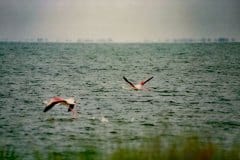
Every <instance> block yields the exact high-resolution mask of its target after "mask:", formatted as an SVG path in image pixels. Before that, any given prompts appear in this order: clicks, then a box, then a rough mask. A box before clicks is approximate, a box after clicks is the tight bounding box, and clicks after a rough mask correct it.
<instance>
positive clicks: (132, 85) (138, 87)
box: [123, 76, 153, 90]
mask: <svg viewBox="0 0 240 160" xmlns="http://www.w3.org/2000/svg"><path fill="white" fill-rule="evenodd" d="M123 79H124V80H125V81H126V82H127V83H128V84H130V86H131V87H132V89H134V90H144V87H143V86H144V84H146V83H147V82H148V81H150V80H151V79H153V76H152V77H150V78H148V79H147V80H144V81H141V82H140V83H138V84H135V85H134V84H133V83H132V82H130V81H129V80H128V79H127V78H126V77H124V76H123Z"/></svg>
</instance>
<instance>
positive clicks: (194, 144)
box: [0, 136, 240, 160]
mask: <svg viewBox="0 0 240 160" xmlns="http://www.w3.org/2000/svg"><path fill="white" fill-rule="evenodd" d="M32 157H33V159H35V160H45V159H47V160H98V159H106V160H240V146H239V144H235V145H232V146H231V147H228V148H225V147H222V146H219V145H217V144H215V143H213V142H212V141H211V140H202V139H200V138H199V137H198V136H191V137H187V138H186V137H184V136H180V137H175V138H174V137H173V138H172V139H171V140H166V139H164V138H163V137H156V138H150V139H148V140H144V142H142V143H141V144H140V145H139V146H135V147H131V146H121V147H120V146H119V147H118V148H117V149H115V150H114V151H113V152H112V153H110V154H104V153H99V152H98V151H97V149H96V148H95V149H89V150H86V151H84V152H83V151H81V152H80V151H76V152H75V151H74V152H72V151H64V152H55V151H54V150H50V151H49V152H47V153H42V152H38V151H35V152H33V156H32ZM18 159H20V160H21V159H25V158H24V157H23V156H20V155H18V154H17V152H15V151H14V150H13V149H11V148H0V160H18Z"/></svg>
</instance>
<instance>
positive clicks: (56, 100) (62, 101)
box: [43, 97, 76, 115]
mask: <svg viewBox="0 0 240 160" xmlns="http://www.w3.org/2000/svg"><path fill="white" fill-rule="evenodd" d="M57 104H62V105H65V106H66V107H68V112H70V111H71V112H72V113H73V115H75V112H74V110H73V108H74V106H75V105H76V101H75V100H74V98H68V99H64V98H61V97H53V98H51V99H50V100H49V102H47V106H46V107H45V108H44V110H43V112H47V111H49V110H50V109H51V108H53V107H54V106H55V105H57Z"/></svg>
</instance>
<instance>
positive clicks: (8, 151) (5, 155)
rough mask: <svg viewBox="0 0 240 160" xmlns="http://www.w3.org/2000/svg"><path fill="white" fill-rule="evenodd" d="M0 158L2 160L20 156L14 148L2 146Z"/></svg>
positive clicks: (12, 159) (10, 159)
mask: <svg viewBox="0 0 240 160" xmlns="http://www.w3.org/2000/svg"><path fill="white" fill-rule="evenodd" d="M0 159H1V160H17V159H19V156H18V155H17V154H16V152H15V151H14V150H13V148H9V147H1V148H0Z"/></svg>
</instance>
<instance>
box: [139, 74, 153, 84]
mask: <svg viewBox="0 0 240 160" xmlns="http://www.w3.org/2000/svg"><path fill="white" fill-rule="evenodd" d="M151 79H153V76H152V77H150V78H148V79H147V80H145V81H142V82H141V84H142V85H144V84H145V83H147V82H148V81H150V80H151Z"/></svg>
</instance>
